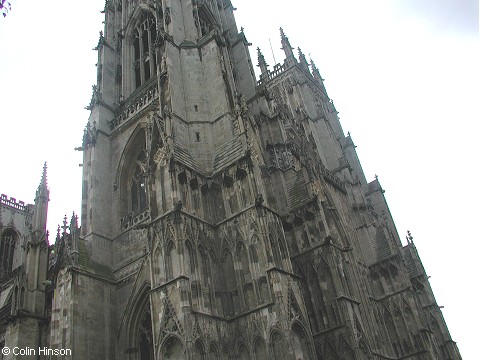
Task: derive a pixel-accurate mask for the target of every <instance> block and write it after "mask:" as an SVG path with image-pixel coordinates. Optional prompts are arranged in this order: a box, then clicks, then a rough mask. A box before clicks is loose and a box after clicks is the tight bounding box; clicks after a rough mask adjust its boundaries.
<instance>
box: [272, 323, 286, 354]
mask: <svg viewBox="0 0 480 360" xmlns="http://www.w3.org/2000/svg"><path fill="white" fill-rule="evenodd" d="M270 347H271V353H272V356H273V358H274V359H283V358H284V357H285V354H287V351H288V348H287V346H286V343H285V337H284V336H283V334H282V333H281V332H280V331H278V330H274V331H273V332H272V334H271V336H270Z"/></svg>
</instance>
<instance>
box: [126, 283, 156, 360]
mask: <svg viewBox="0 0 480 360" xmlns="http://www.w3.org/2000/svg"><path fill="white" fill-rule="evenodd" d="M149 291H150V286H148V285H147V284H146V283H145V284H144V285H143V286H142V287H141V288H140V290H139V291H138V292H137V294H136V296H135V298H134V300H133V302H132V304H133V305H132V306H131V307H130V309H129V315H128V322H127V330H126V337H125V340H126V341H125V344H126V350H127V351H128V354H129V357H128V359H131V360H153V359H154V344H153V330H152V321H151V312H150V297H149Z"/></svg>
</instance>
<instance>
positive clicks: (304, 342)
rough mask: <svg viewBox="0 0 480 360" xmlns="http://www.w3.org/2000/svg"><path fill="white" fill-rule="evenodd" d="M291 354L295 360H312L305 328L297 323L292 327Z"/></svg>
mask: <svg viewBox="0 0 480 360" xmlns="http://www.w3.org/2000/svg"><path fill="white" fill-rule="evenodd" d="M292 337H293V352H294V354H295V360H312V359H313V357H312V354H311V350H310V345H309V337H308V335H307V331H306V330H305V327H304V326H303V325H301V324H300V323H299V322H298V321H295V322H294V323H293V325H292Z"/></svg>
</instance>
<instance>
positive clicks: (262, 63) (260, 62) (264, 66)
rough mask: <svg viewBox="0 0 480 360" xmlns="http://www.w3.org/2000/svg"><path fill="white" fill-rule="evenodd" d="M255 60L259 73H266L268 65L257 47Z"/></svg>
mask: <svg viewBox="0 0 480 360" xmlns="http://www.w3.org/2000/svg"><path fill="white" fill-rule="evenodd" d="M257 58H258V65H257V66H258V67H259V68H260V71H261V72H262V74H266V73H268V64H267V62H266V61H265V57H264V56H263V54H262V51H261V50H260V48H259V47H257Z"/></svg>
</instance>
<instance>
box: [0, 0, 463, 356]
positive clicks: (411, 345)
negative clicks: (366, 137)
mask: <svg viewBox="0 0 480 360" xmlns="http://www.w3.org/2000/svg"><path fill="white" fill-rule="evenodd" d="M104 14H105V22H104V23H105V27H104V31H103V32H101V33H100V37H99V41H98V44H97V46H96V48H95V50H96V51H97V52H98V64H97V67H96V70H97V83H96V85H95V86H93V94H92V99H91V101H90V104H89V106H88V110H89V111H90V117H89V119H88V122H87V124H86V127H85V130H84V133H83V140H82V143H81V146H80V147H78V148H77V149H76V150H79V151H81V152H82V153H83V182H82V187H83V188H82V199H81V201H82V208H81V214H80V216H78V217H77V215H75V214H74V215H73V216H72V217H71V218H69V219H68V218H65V219H64V222H63V226H60V227H59V228H58V231H57V234H48V233H47V231H46V221H47V211H48V202H49V188H48V182H47V168H46V166H45V167H44V169H43V173H41V174H40V171H39V175H41V176H40V184H39V187H38V190H37V192H36V197H35V199H34V203H33V204H26V203H24V202H21V201H18V200H17V199H15V198H11V197H8V196H6V195H1V198H0V207H1V212H0V235H1V239H0V345H1V346H0V347H1V348H3V347H8V348H10V349H13V348H18V349H30V350H31V351H33V353H32V352H31V353H30V354H31V355H35V356H36V357H35V358H38V359H50V358H52V359H53V358H65V359H78V360H82V359H109V360H113V359H116V360H152V359H157V360H160V359H162V360H163V359H165V360H173V359H175V360H179V359H182V360H190V359H192V360H193V359H195V360H200V359H202V360H210V359H212V360H213V359H224V360H229V359H241V360H248V359H257V360H263V359H272V360H278V359H280V360H284V359H285V360H287V359H288V360H366V359H379V360H380V359H382V360H383V359H385V360H387V359H388V360H393V359H412V360H417V359H418V360H440V359H441V360H447V359H449V360H450V359H451V360H459V359H461V355H460V353H459V350H458V348H457V345H456V343H455V342H454V341H453V340H452V338H451V336H450V334H449V331H448V329H447V325H446V323H445V321H444V318H443V316H442V312H441V308H440V307H439V306H438V305H437V303H436V301H435V297H434V295H433V292H432V289H431V287H430V284H429V281H428V277H427V275H426V273H425V270H424V268H423V266H422V262H421V260H420V258H419V255H418V253H417V251H416V248H415V244H414V242H413V237H412V236H411V234H410V233H408V236H407V239H406V245H403V244H402V241H401V239H400V237H399V234H398V233H397V230H396V228H395V224H394V221H393V218H392V216H391V214H390V211H389V208H388V205H387V202H386V200H385V197H384V191H383V189H382V186H381V184H380V182H379V180H378V178H376V179H374V180H373V181H370V182H369V181H367V179H366V178H365V175H364V173H363V170H362V167H361V164H360V161H359V159H358V157H357V154H356V150H355V144H354V141H353V139H352V136H351V135H350V134H345V133H344V132H343V130H342V127H341V124H340V122H339V118H338V116H337V111H336V109H335V106H334V104H333V102H332V101H331V100H330V98H329V96H328V94H327V91H326V88H325V86H324V83H323V79H322V77H321V75H320V72H319V70H318V68H317V67H316V66H315V64H314V62H313V61H312V60H310V59H309V61H307V59H306V57H305V56H304V54H303V53H302V52H301V50H300V49H298V52H297V51H294V50H293V48H292V46H291V45H290V42H289V39H288V37H287V35H286V34H285V32H284V31H283V30H282V29H280V34H279V40H280V41H281V46H282V49H283V51H284V58H283V59H282V61H281V62H280V63H278V64H275V65H273V66H269V65H268V64H267V63H266V61H265V58H264V56H263V55H262V52H261V50H260V49H257V50H256V54H255V59H254V60H253V61H254V62H252V58H251V56H250V52H249V42H248V40H247V37H246V34H245V33H244V31H243V29H238V28H237V26H236V23H235V18H234V7H233V5H232V3H231V1H230V0H182V1H180V0H162V1H159V0H107V1H106V2H105V8H104ZM255 65H256V66H258V67H259V69H260V71H259V73H260V75H259V77H258V78H257V77H256V75H255V72H254V66H255ZM79 138H81V134H79ZM39 170H40V169H39ZM49 240H50V241H49ZM40 349H50V350H52V351H53V350H55V351H57V352H56V353H55V354H54V355H53V356H52V353H50V354H47V353H46V352H41V351H40ZM66 350H70V352H67V351H66ZM35 352H36V354H35ZM0 356H3V357H2V358H5V359H14V358H20V356H18V355H16V354H13V353H10V354H5V353H3V355H0ZM32 358H34V357H32Z"/></svg>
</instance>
